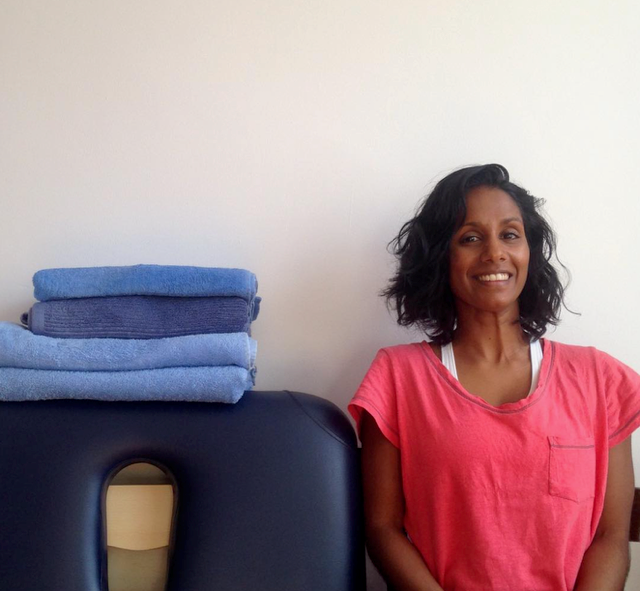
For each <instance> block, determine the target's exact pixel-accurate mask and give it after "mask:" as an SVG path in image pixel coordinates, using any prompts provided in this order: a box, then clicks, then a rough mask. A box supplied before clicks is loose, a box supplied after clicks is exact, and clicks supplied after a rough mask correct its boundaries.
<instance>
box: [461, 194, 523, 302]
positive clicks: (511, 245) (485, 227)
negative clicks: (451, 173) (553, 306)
mask: <svg viewBox="0 0 640 591" xmlns="http://www.w3.org/2000/svg"><path fill="white" fill-rule="evenodd" d="M466 205H467V214H466V216H465V219H464V222H463V224H462V226H461V227H460V228H459V229H458V230H457V231H456V233H455V234H454V235H453V239H452V241H451V247H450V251H449V262H450V266H449V281H450V284H451V290H452V292H453V295H454V297H455V300H456V307H457V308H458V310H459V311H460V307H461V306H466V307H470V308H473V309H475V310H478V311H485V312H492V313H504V312H514V313H515V314H516V315H517V313H518V298H519V297H520V294H521V293H522V290H523V288H524V284H525V282H526V281H527V272H528V268H529V245H528V243H527V238H526V236H525V233H524V223H523V220H522V214H521V213H520V209H519V208H518V206H517V205H516V203H515V201H514V200H513V199H512V198H511V196H510V195H509V194H508V193H505V192H504V191H502V190H501V189H497V188H495V187H476V188H474V189H472V190H471V191H469V193H468V194H467V198H466Z"/></svg>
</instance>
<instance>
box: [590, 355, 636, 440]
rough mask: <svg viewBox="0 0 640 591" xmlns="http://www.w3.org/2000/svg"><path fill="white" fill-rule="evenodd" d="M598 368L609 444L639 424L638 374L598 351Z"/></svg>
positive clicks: (624, 437) (623, 438)
mask: <svg viewBox="0 0 640 591" xmlns="http://www.w3.org/2000/svg"><path fill="white" fill-rule="evenodd" d="M599 361H600V372H601V376H602V380H603V382H602V383H603V385H604V388H605V396H606V400H607V421H608V427H609V447H613V446H614V445H617V444H618V443H621V442H622V441H624V440H625V439H626V438H627V437H629V436H630V435H631V434H632V433H633V432H634V431H635V430H636V429H637V428H638V427H639V426H640V376H639V375H638V374H637V373H636V372H635V371H633V370H632V369H631V368H630V367H628V366H626V365H625V364H624V363H622V362H620V361H618V360H617V359H614V358H613V357H611V356H610V355H607V354H606V353H602V352H600V359H599Z"/></svg>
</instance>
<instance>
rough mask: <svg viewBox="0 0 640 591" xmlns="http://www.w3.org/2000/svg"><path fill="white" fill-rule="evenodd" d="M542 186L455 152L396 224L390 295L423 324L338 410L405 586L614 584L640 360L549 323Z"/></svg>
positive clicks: (468, 589)
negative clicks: (551, 336)
mask: <svg viewBox="0 0 640 591" xmlns="http://www.w3.org/2000/svg"><path fill="white" fill-rule="evenodd" d="M541 204H542V201H541V200H540V199H537V198H535V197H533V196H532V195H530V194H529V193H528V192H527V191H526V190H524V189H523V188H521V187H519V186H517V185H515V184H514V183H512V182H511V181H510V180H509V174H508V172H507V170H506V169H505V168H504V167H502V166H500V165H497V164H491V165H487V166H475V167H470V168H465V169H461V170H458V171H456V172H454V173H452V174H450V175H449V176H447V177H445V178H444V179H442V180H441V181H440V182H439V183H438V184H437V185H436V187H435V188H434V190H433V192H432V193H431V195H429V197H428V198H427V199H426V200H425V202H424V203H423V204H422V206H421V208H420V210H419V211H418V213H417V214H416V216H415V217H414V218H413V219H411V220H410V221H409V222H407V223H406V224H405V225H404V226H403V227H402V229H401V231H400V233H399V235H398V237H397V239H396V241H395V246H396V254H397V257H398V259H399V265H398V270H397V273H396V275H395V276H394V278H393V279H392V281H391V283H390V285H389V287H388V288H387V289H386V290H385V291H384V295H386V297H387V298H388V301H389V302H392V303H393V304H394V307H395V309H396V311H397V315H398V322H399V323H400V324H402V325H405V326H409V325H417V326H419V327H421V328H422V329H423V330H424V331H425V333H426V336H427V337H429V338H430V341H431V342H429V343H427V342H424V341H423V342H422V343H412V344H409V345H401V346H395V347H389V348H385V349H382V350H381V351H380V352H379V353H378V355H377V357H376V359H375V360H374V362H373V364H372V366H371V369H370V370H369V372H368V373H367V375H366V376H365V378H364V380H363V382H362V384H361V386H360V388H359V389H358V391H357V393H356V395H355V396H354V398H353V400H352V402H351V404H350V406H349V410H350V411H351V413H352V414H353V416H354V418H355V420H356V422H357V424H358V428H359V431H360V437H361V439H362V465H363V477H364V493H365V520H366V531H367V540H368V547H369V553H370V555H371V557H372V559H373V561H374V563H375V564H376V565H377V566H378V568H379V569H380V571H381V572H382V574H383V575H384V576H385V578H386V579H387V580H388V581H389V582H390V583H391V584H393V585H394V587H396V588H397V589H398V590H402V591H429V590H433V591H441V590H443V589H444V590H445V591H458V590H460V589H464V590H465V591H486V590H487V589H492V590H497V589H553V590H554V591H587V590H593V589H597V590H599V591H606V590H608V591H619V590H620V589H622V587H623V585H624V580H625V576H626V572H627V567H628V561H629V555H628V544H627V539H628V534H629V516H630V512H631V503H632V500H633V492H634V491H633V468H632V461H631V446H630V435H631V433H632V432H633V431H634V430H635V429H636V428H637V427H638V426H640V377H639V376H638V374H636V373H635V372H634V371H633V370H632V369H630V368H629V367H626V366H625V365H623V364H622V363H620V362H619V361H617V360H615V359H613V358H612V357H610V356H608V355H607V354H606V353H602V352H600V351H598V350H597V349H594V348H592V347H575V346H569V345H562V344H560V343H554V342H551V341H549V340H548V339H543V338H542V337H543V335H544V334H545V332H546V329H547V326H548V325H549V324H557V323H558V321H559V312H560V308H561V306H562V303H563V295H564V288H563V285H562V283H561V282H560V280H559V279H558V274H557V273H556V270H555V269H554V267H553V265H552V264H551V262H550V261H551V260H552V257H553V254H554V251H555V237H554V234H553V232H552V231H551V228H550V226H549V224H548V223H547V222H546V221H545V219H544V218H543V217H542V215H541V214H540V212H539V208H540V206H541ZM461 511H462V514H461Z"/></svg>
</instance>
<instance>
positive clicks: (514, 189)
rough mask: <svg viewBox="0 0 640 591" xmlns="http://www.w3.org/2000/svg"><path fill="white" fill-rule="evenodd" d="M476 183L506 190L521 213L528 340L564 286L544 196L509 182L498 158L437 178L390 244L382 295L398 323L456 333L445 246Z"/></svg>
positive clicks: (436, 337)
mask: <svg viewBox="0 0 640 591" xmlns="http://www.w3.org/2000/svg"><path fill="white" fill-rule="evenodd" d="M479 186H486V187H496V188H498V189H501V190H502V191H504V192H505V193H508V194H509V195H510V196H511V197H512V198H513V200H514V201H515V202H516V204H517V205H518V207H519V209H520V212H521V214H522V220H523V222H524V229H525V234H526V238H527V243H528V245H529V250H530V259H529V273H528V277H527V281H526V283H525V286H524V289H523V290H522V293H521V294H520V298H519V308H520V325H521V326H522V329H523V330H524V331H525V332H526V333H527V334H528V335H529V336H530V338H533V339H538V338H540V337H541V336H542V335H543V334H544V333H545V332H546V330H547V325H548V324H553V325H557V324H558V322H559V314H560V308H561V306H562V305H563V304H564V290H565V286H564V285H563V284H562V282H561V281H560V279H559V277H558V273H557V272H556V270H555V268H554V267H553V265H552V264H551V259H552V257H553V256H554V254H555V250H556V237H555V234H554V232H553V230H552V229H551V226H550V225H549V224H548V223H547V221H546V220H545V219H544V218H543V217H542V215H541V214H540V213H539V211H538V210H539V209H540V208H541V206H542V204H543V203H544V200H543V199H539V198H537V197H534V196H533V195H531V194H530V193H529V192H527V191H526V190H525V189H523V188H522V187H519V186H518V185H516V184H515V183H512V182H511V181H510V180H509V172H508V171H507V169H506V168H505V167H504V166H502V165H500V164H487V165H483V166H470V167H468V168H462V169H460V170H456V171H454V172H452V173H451V174H449V175H447V176H446V177H444V178H443V179H442V180H441V181H440V182H438V184H437V185H436V186H435V188H434V189H433V191H432V192H431V194H430V195H429V196H428V197H427V198H426V199H425V200H424V202H423V203H422V204H421V206H420V208H419V209H418V212H417V214H416V216H415V217H414V218H413V219H411V220H409V221H408V222H407V223H406V224H404V225H403V226H402V228H401V229H400V233H399V234H398V236H397V237H396V238H395V239H394V240H392V241H391V242H390V243H389V246H390V248H391V249H392V252H393V254H394V255H395V256H396V257H397V258H398V263H399V264H398V268H397V272H396V274H395V275H394V276H393V278H392V279H391V281H390V282H389V285H388V287H387V288H386V289H385V290H383V291H382V293H381V295H382V296H384V297H385V298H386V300H387V305H388V306H389V307H390V308H393V309H395V311H396V314H397V319H398V324H400V325H402V326H411V325H417V326H419V327H420V328H421V329H422V330H424V331H425V332H426V334H427V336H428V337H429V338H430V339H432V340H433V341H434V342H436V343H440V344H446V343H448V342H450V341H451V340H452V339H453V331H454V328H455V323H456V308H455V303H454V297H453V293H452V292H451V287H450V286H449V246H450V243H451V239H452V237H453V234H454V233H455V231H456V230H457V229H458V228H459V227H460V225H461V224H462V222H463V221H464V218H465V215H466V204H465V198H466V195H467V193H468V192H469V191H470V190H471V189H472V188H474V187H479ZM556 260H557V257H556ZM558 263H559V264H560V266H561V267H563V269H565V267H564V265H562V263H560V261H558ZM565 270H566V269H565Z"/></svg>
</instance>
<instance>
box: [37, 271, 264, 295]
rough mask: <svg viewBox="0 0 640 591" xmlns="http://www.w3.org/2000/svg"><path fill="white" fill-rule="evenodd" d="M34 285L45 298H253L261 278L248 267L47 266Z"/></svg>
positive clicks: (40, 272) (39, 272)
mask: <svg viewBox="0 0 640 591" xmlns="http://www.w3.org/2000/svg"><path fill="white" fill-rule="evenodd" d="M33 287H34V295H35V298H36V299H37V300H39V301H41V302H45V301H48V300H62V299H67V298H92V297H102V296H121V295H159V296H178V297H207V296H237V297H241V298H244V299H245V300H247V302H251V300H253V298H254V297H255V295H256V290H257V289H258V282H257V280H256V276H255V275H254V274H253V273H251V272H250V271H247V270H245V269H225V268H220V267H187V266H180V265H133V266H129V267H79V268H64V269H43V270H41V271H38V272H37V273H36V274H35V275H34V276H33Z"/></svg>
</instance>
